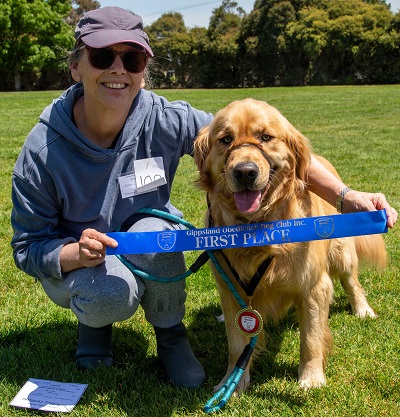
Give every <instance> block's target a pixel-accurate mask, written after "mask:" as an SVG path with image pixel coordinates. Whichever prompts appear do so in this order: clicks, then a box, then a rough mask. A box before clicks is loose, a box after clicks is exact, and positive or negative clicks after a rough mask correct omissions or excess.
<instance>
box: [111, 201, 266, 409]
mask: <svg viewBox="0 0 400 417" xmlns="http://www.w3.org/2000/svg"><path fill="white" fill-rule="evenodd" d="M138 213H147V214H151V215H155V216H158V217H161V218H164V219H167V220H170V221H172V222H175V223H180V224H182V225H184V226H185V227H187V228H188V229H196V227H195V226H193V225H192V224H191V223H189V222H188V221H186V220H184V219H182V218H180V217H177V216H175V215H173V214H171V213H167V212H165V211H162V210H157V209H152V208H143V209H140V210H139V211H138ZM214 252H215V251H210V250H206V251H204V252H203V253H202V254H201V255H200V256H199V257H198V258H197V260H196V261H195V262H194V263H193V265H191V266H190V267H189V269H188V270H187V271H185V272H184V273H182V274H179V275H176V276H174V277H167V278H165V277H164V278H160V277H156V276H154V275H151V274H148V273H147V272H144V271H142V270H140V269H138V268H136V267H135V266H134V265H133V264H132V263H131V262H129V261H128V260H127V259H126V258H125V257H124V256H122V255H115V256H116V257H117V258H118V259H119V260H120V261H121V262H122V263H123V264H124V265H125V266H126V267H127V268H129V270H130V271H131V272H133V273H134V274H137V275H138V276H140V277H141V278H144V279H149V280H152V281H159V282H163V283H168V282H177V281H180V280H181V279H185V278H187V277H189V276H190V275H191V274H193V273H195V272H197V271H198V270H199V269H200V268H201V267H202V266H203V265H204V264H205V263H206V262H207V260H208V258H209V259H210V260H211V261H212V263H213V264H214V266H215V268H216V270H217V271H218V273H219V274H220V276H221V278H222V279H223V280H224V282H225V284H226V285H227V286H228V288H229V289H230V291H231V292H232V295H233V296H234V297H235V299H236V301H237V302H238V304H239V305H240V307H241V308H247V305H246V303H245V302H244V301H243V298H242V297H241V296H240V294H239V293H238V292H237V290H236V288H235V287H234V285H233V284H232V282H231V280H230V279H229V278H228V276H227V275H226V273H225V271H224V270H223V269H222V267H221V264H220V263H219V261H218V259H217V258H216V257H215V255H214ZM257 338H258V336H253V337H252V338H251V339H250V342H249V344H247V345H246V346H245V348H244V350H243V353H242V354H241V355H240V357H239V359H238V360H237V362H236V365H235V368H234V370H233V371H232V373H231V375H230V376H229V377H228V379H227V380H226V382H225V383H224V385H223V386H222V387H221V388H220V389H219V390H218V391H217V392H216V393H215V394H214V395H213V396H212V397H211V398H210V399H209V400H208V401H207V403H206V404H205V406H204V408H203V410H204V412H206V413H213V412H216V411H219V410H221V409H222V408H223V407H224V406H225V404H226V403H227V402H228V401H229V399H230V398H231V396H232V394H233V392H234V391H235V389H236V387H237V385H238V383H239V382H240V380H241V378H242V376H243V373H244V370H245V369H246V367H247V365H248V363H249V360H250V357H251V354H252V353H253V350H254V347H255V345H256V343H257Z"/></svg>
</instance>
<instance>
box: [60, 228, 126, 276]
mask: <svg viewBox="0 0 400 417" xmlns="http://www.w3.org/2000/svg"><path fill="white" fill-rule="evenodd" d="M108 246H109V247H111V248H116V247H117V246H118V243H117V241H116V240H114V239H112V238H110V237H108V236H107V235H106V234H105V233H101V232H99V231H97V230H95V229H85V230H84V231H83V232H82V235H81V237H80V239H79V242H77V243H70V244H67V245H65V246H64V247H63V248H62V249H61V254H60V265H61V271H62V272H63V273H66V272H69V271H73V270H75V269H79V268H82V267H87V268H90V267H94V266H97V265H100V264H101V263H102V262H104V258H105V256H106V248H107V247H108Z"/></svg>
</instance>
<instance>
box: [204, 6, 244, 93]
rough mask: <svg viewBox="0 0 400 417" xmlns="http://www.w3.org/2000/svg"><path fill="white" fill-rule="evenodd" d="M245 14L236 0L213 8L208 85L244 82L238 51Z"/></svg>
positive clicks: (209, 28)
mask: <svg viewBox="0 0 400 417" xmlns="http://www.w3.org/2000/svg"><path fill="white" fill-rule="evenodd" d="M245 16H246V13H245V11H244V10H243V8H241V7H239V6H238V3H237V2H236V1H232V0H223V1H222V4H221V6H220V7H217V8H216V9H214V10H213V13H212V15H211V19H210V24H209V27H208V31H207V33H208V38H209V42H208V43H207V47H206V48H205V52H206V55H207V69H208V70H207V75H208V77H207V79H206V80H205V82H206V87H238V86H239V85H242V84H243V80H242V61H241V59H240V57H239V54H238V52H239V51H238V38H239V34H240V26H241V22H242V20H243V18H244V17H245Z"/></svg>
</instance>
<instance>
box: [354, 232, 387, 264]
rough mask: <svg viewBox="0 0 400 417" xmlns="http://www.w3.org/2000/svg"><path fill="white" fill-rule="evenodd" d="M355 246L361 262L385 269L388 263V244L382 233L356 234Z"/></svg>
mask: <svg viewBox="0 0 400 417" xmlns="http://www.w3.org/2000/svg"><path fill="white" fill-rule="evenodd" d="M355 246H356V251H357V256H358V259H359V260H360V262H365V263H366V264H368V265H369V266H375V267H377V268H378V269H384V268H385V267H386V266H387V263H388V254H387V251H386V245H385V241H384V239H383V237H382V236H381V235H368V236H356V237H355Z"/></svg>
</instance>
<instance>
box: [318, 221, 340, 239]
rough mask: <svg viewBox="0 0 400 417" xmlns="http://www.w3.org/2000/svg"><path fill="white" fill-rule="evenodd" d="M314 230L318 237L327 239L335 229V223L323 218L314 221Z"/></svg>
mask: <svg viewBox="0 0 400 417" xmlns="http://www.w3.org/2000/svg"><path fill="white" fill-rule="evenodd" d="M314 228H315V231H316V232H317V235H318V236H321V237H329V236H330V235H331V234H332V233H333V230H334V228H335V223H334V221H333V219H332V218H330V217H325V218H323V219H322V218H321V219H317V220H314Z"/></svg>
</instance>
